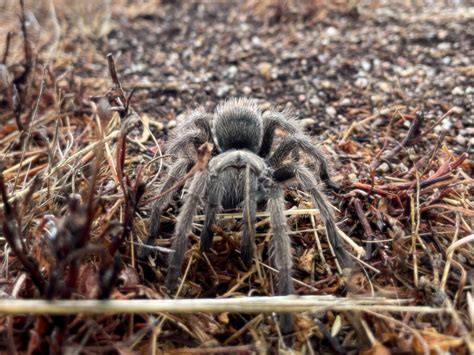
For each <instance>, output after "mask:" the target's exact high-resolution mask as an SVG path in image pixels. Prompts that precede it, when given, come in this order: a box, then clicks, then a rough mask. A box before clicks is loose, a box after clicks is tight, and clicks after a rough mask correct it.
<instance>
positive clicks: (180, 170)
mask: <svg viewBox="0 0 474 355" xmlns="http://www.w3.org/2000/svg"><path fill="white" fill-rule="evenodd" d="M193 163H194V162H193V161H192V160H191V159H188V158H181V159H178V160H177V161H176V162H175V163H174V165H173V166H172V167H171V169H170V171H169V173H168V179H167V180H166V181H165V183H164V184H163V186H162V187H161V189H160V192H159V193H162V192H164V191H167V190H169V189H170V188H171V187H172V186H173V185H174V184H175V183H176V182H177V181H179V180H180V179H181V178H183V176H184V175H185V174H186V173H187V172H188V171H189V169H191V167H192V166H193ZM176 193H177V191H173V192H170V193H168V194H166V195H164V196H162V197H161V198H160V199H158V200H156V201H155V203H154V204H153V208H152V212H151V218H150V229H149V232H148V238H147V240H146V242H145V245H150V246H151V245H154V244H155V241H156V238H157V237H158V233H159V231H160V217H161V214H162V213H163V210H164V209H165V208H166V207H167V206H168V205H169V204H170V202H171V200H172V199H173V197H174V195H175V194H176ZM148 255H150V248H146V247H142V248H140V250H139V252H138V258H139V259H141V260H143V259H146V258H147V257H148Z"/></svg>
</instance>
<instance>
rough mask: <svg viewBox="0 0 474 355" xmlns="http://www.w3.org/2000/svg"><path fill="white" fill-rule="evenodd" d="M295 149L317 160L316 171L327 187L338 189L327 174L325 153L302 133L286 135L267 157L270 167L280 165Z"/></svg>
mask: <svg viewBox="0 0 474 355" xmlns="http://www.w3.org/2000/svg"><path fill="white" fill-rule="evenodd" d="M295 150H301V151H303V152H304V153H306V154H308V155H309V156H311V157H312V158H313V159H315V160H316V161H317V162H318V168H317V173H318V175H319V177H320V178H321V180H322V181H323V182H324V183H325V184H326V186H327V187H328V188H331V189H333V190H336V191H337V190H338V189H339V185H338V184H336V183H335V182H334V181H332V180H331V178H330V176H329V164H328V161H327V159H326V156H325V154H324V153H323V152H322V151H321V149H319V148H318V147H316V146H315V145H314V144H313V143H311V141H310V140H309V138H308V137H306V136H304V135H295V136H291V137H286V138H285V139H284V140H283V142H282V143H281V144H280V146H279V147H278V148H277V149H276V150H275V151H274V152H273V154H272V155H271V156H270V157H269V158H268V163H269V165H270V166H272V167H277V166H280V165H281V163H282V162H283V160H284V159H285V158H287V157H288V155H290V153H292V152H294V151H295Z"/></svg>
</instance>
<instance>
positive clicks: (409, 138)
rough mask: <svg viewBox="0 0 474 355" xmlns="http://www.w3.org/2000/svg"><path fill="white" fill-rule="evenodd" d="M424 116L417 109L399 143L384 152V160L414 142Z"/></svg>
mask: <svg viewBox="0 0 474 355" xmlns="http://www.w3.org/2000/svg"><path fill="white" fill-rule="evenodd" d="M424 118H425V117H424V115H423V112H421V111H418V112H417V113H416V116H415V119H414V120H413V121H412V123H411V126H410V128H409V130H408V133H407V135H406V136H405V138H404V139H403V141H402V142H401V143H400V144H399V145H397V146H396V147H394V148H393V149H392V150H390V151H389V152H388V153H387V154H385V156H384V159H386V160H390V159H392V158H393V157H394V156H395V155H397V154H398V152H400V151H401V150H402V149H404V148H407V147H409V146H411V145H412V144H413V143H414V142H415V139H416V138H417V137H418V136H419V134H420V129H421V126H422V125H423V121H424Z"/></svg>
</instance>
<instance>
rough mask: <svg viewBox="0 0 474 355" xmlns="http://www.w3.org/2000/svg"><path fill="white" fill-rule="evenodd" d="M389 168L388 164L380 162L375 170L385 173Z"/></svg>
mask: <svg viewBox="0 0 474 355" xmlns="http://www.w3.org/2000/svg"><path fill="white" fill-rule="evenodd" d="M389 170H390V167H389V166H388V164H387V163H382V164H380V165H379V167H378V168H377V171H378V172H380V173H387V172H388V171H389Z"/></svg>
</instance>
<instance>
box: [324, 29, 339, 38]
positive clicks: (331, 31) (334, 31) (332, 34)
mask: <svg viewBox="0 0 474 355" xmlns="http://www.w3.org/2000/svg"><path fill="white" fill-rule="evenodd" d="M326 35H327V36H328V37H336V36H338V35H339V30H338V29H337V28H336V27H328V28H326Z"/></svg>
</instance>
